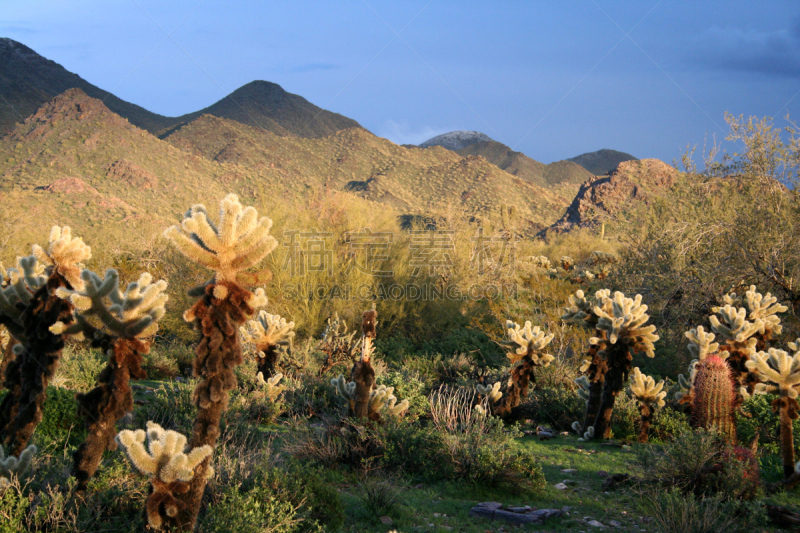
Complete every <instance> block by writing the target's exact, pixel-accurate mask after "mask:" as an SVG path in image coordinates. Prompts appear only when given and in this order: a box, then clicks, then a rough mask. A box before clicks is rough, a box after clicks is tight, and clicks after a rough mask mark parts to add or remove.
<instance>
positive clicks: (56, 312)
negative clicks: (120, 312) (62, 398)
mask: <svg viewBox="0 0 800 533" xmlns="http://www.w3.org/2000/svg"><path fill="white" fill-rule="evenodd" d="M59 287H69V288H71V287H70V285H69V283H68V282H67V280H66V279H64V278H63V277H62V276H61V275H60V274H58V273H53V274H52V275H51V276H50V277H49V278H48V280H47V283H45V285H44V286H42V287H41V288H39V290H37V291H36V293H35V294H34V295H33V300H32V301H31V303H30V304H29V305H28V307H27V308H26V309H25V311H24V312H23V313H22V322H23V324H24V328H25V333H24V338H25V339H26V342H25V343H24V344H23V346H24V351H23V352H22V353H21V354H19V355H17V357H16V358H15V359H14V361H12V362H11V363H10V364H9V367H8V369H7V372H6V376H7V379H6V384H7V386H8V388H9V390H10V392H9V395H8V396H9V397H10V398H11V400H10V401H9V402H8V403H7V402H5V401H4V402H3V404H4V405H3V411H2V414H0V440H2V442H4V443H6V444H7V445H8V447H9V451H10V453H11V455H19V454H20V453H22V451H23V450H24V449H25V448H26V447H27V446H28V442H29V441H30V438H31V436H32V435H33V432H34V430H35V429H36V426H37V425H38V424H39V422H40V421H41V420H42V408H43V405H44V402H45V399H46V398H47V394H46V392H45V391H46V390H47V385H48V383H49V381H50V378H52V377H53V374H54V373H55V371H56V368H57V367H58V363H59V360H60V358H61V351H62V350H63V349H64V339H63V338H62V337H61V335H55V334H53V333H51V332H50V330H49V328H50V326H52V325H53V324H55V323H56V322H58V321H61V322H63V323H65V324H70V323H72V321H73V318H72V309H73V307H72V304H70V303H69V302H67V301H64V300H62V299H60V298H58V297H57V296H56V295H55V291H56V289H57V288H59ZM17 369H18V370H17ZM14 371H17V372H18V374H17V375H16V376H12V375H11V374H12V372H14ZM9 385H10V386H9Z"/></svg>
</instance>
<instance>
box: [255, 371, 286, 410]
mask: <svg viewBox="0 0 800 533" xmlns="http://www.w3.org/2000/svg"><path fill="white" fill-rule="evenodd" d="M281 379H283V374H281V373H280V372H278V373H277V374H275V375H274V376H272V377H271V378H267V379H266V380H265V379H264V374H262V373H261V372H259V373H258V374H256V383H258V384H259V385H260V386H261V387H262V388H263V389H264V390H265V391H266V393H267V398H269V401H271V402H272V403H275V402H277V401H278V398H279V397H280V395H281V394H283V391H285V390H286V385H281V384H280V381H281Z"/></svg>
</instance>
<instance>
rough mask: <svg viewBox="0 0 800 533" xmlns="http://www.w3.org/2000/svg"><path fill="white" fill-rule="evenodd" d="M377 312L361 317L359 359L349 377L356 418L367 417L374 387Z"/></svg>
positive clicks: (366, 312)
mask: <svg viewBox="0 0 800 533" xmlns="http://www.w3.org/2000/svg"><path fill="white" fill-rule="evenodd" d="M377 324H378V312H377V311H376V310H375V305H374V304H373V306H372V309H369V310H367V311H364V313H363V314H362V315H361V332H362V337H361V357H359V358H358V359H357V360H356V361H355V363H354V364H353V369H352V371H351V373H350V377H351V378H352V380H353V381H354V382H355V384H356V388H355V396H354V398H353V400H354V407H353V413H354V414H355V416H356V417H357V418H367V417H369V414H370V412H369V401H370V396H371V394H372V387H373V386H374V385H375V369H373V368H372V355H373V352H374V351H375V347H374V345H373V340H374V339H375V337H376V335H377Z"/></svg>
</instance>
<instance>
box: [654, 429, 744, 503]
mask: <svg viewBox="0 0 800 533" xmlns="http://www.w3.org/2000/svg"><path fill="white" fill-rule="evenodd" d="M638 457H639V463H640V466H641V468H642V471H643V473H644V475H645V476H646V478H647V479H649V480H650V481H652V482H654V483H657V484H659V485H661V486H665V487H676V488H678V489H679V490H681V491H682V492H684V493H685V494H694V495H695V496H697V497H703V496H708V497H710V496H719V497H721V498H722V499H724V500H749V499H752V498H754V497H755V495H756V492H757V490H758V487H759V471H758V461H757V460H756V458H755V456H754V455H753V454H752V452H750V450H748V449H747V448H742V447H738V446H737V447H734V446H731V445H729V444H727V443H726V442H725V440H724V439H722V438H721V437H720V436H719V435H717V434H716V433H713V432H709V431H706V430H703V429H696V430H693V431H687V432H685V433H683V434H681V435H680V436H678V437H676V438H675V439H674V440H673V441H671V442H668V443H666V444H664V445H661V446H659V445H649V446H643V447H642V448H640V449H639V452H638Z"/></svg>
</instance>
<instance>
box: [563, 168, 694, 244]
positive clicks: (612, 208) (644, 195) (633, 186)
mask: <svg viewBox="0 0 800 533" xmlns="http://www.w3.org/2000/svg"><path fill="white" fill-rule="evenodd" d="M680 176H681V173H680V172H678V170H676V169H675V168H674V167H671V166H670V165H668V164H666V163H664V162H663V161H660V160H658V159H642V160H634V161H625V162H622V163H620V164H619V165H618V166H617V168H615V169H614V170H613V171H612V172H610V173H609V174H608V175H607V176H595V177H593V178H592V179H591V180H589V181H587V182H586V183H584V184H583V185H581V188H580V190H579V191H578V194H577V195H576V196H575V199H574V200H573V201H572V203H571V204H570V206H569V207H568V208H567V210H566V212H565V213H564V215H563V216H562V217H561V218H560V219H559V220H558V221H557V222H556V223H555V224H553V225H552V226H551V227H550V228H549V229H548V231H555V232H557V233H561V232H565V231H570V230H572V229H576V228H586V227H594V226H597V225H599V224H600V223H602V222H606V221H609V220H613V219H614V218H615V217H616V216H617V215H620V214H622V213H623V212H625V211H627V210H630V209H632V208H633V207H634V206H635V205H636V204H639V205H641V204H642V203H644V204H648V203H649V202H650V201H651V200H652V199H653V198H654V197H657V196H662V195H664V194H666V193H667V192H668V191H669V190H670V189H671V188H672V187H673V186H674V185H675V183H676V182H677V180H678V179H679V178H680Z"/></svg>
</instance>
